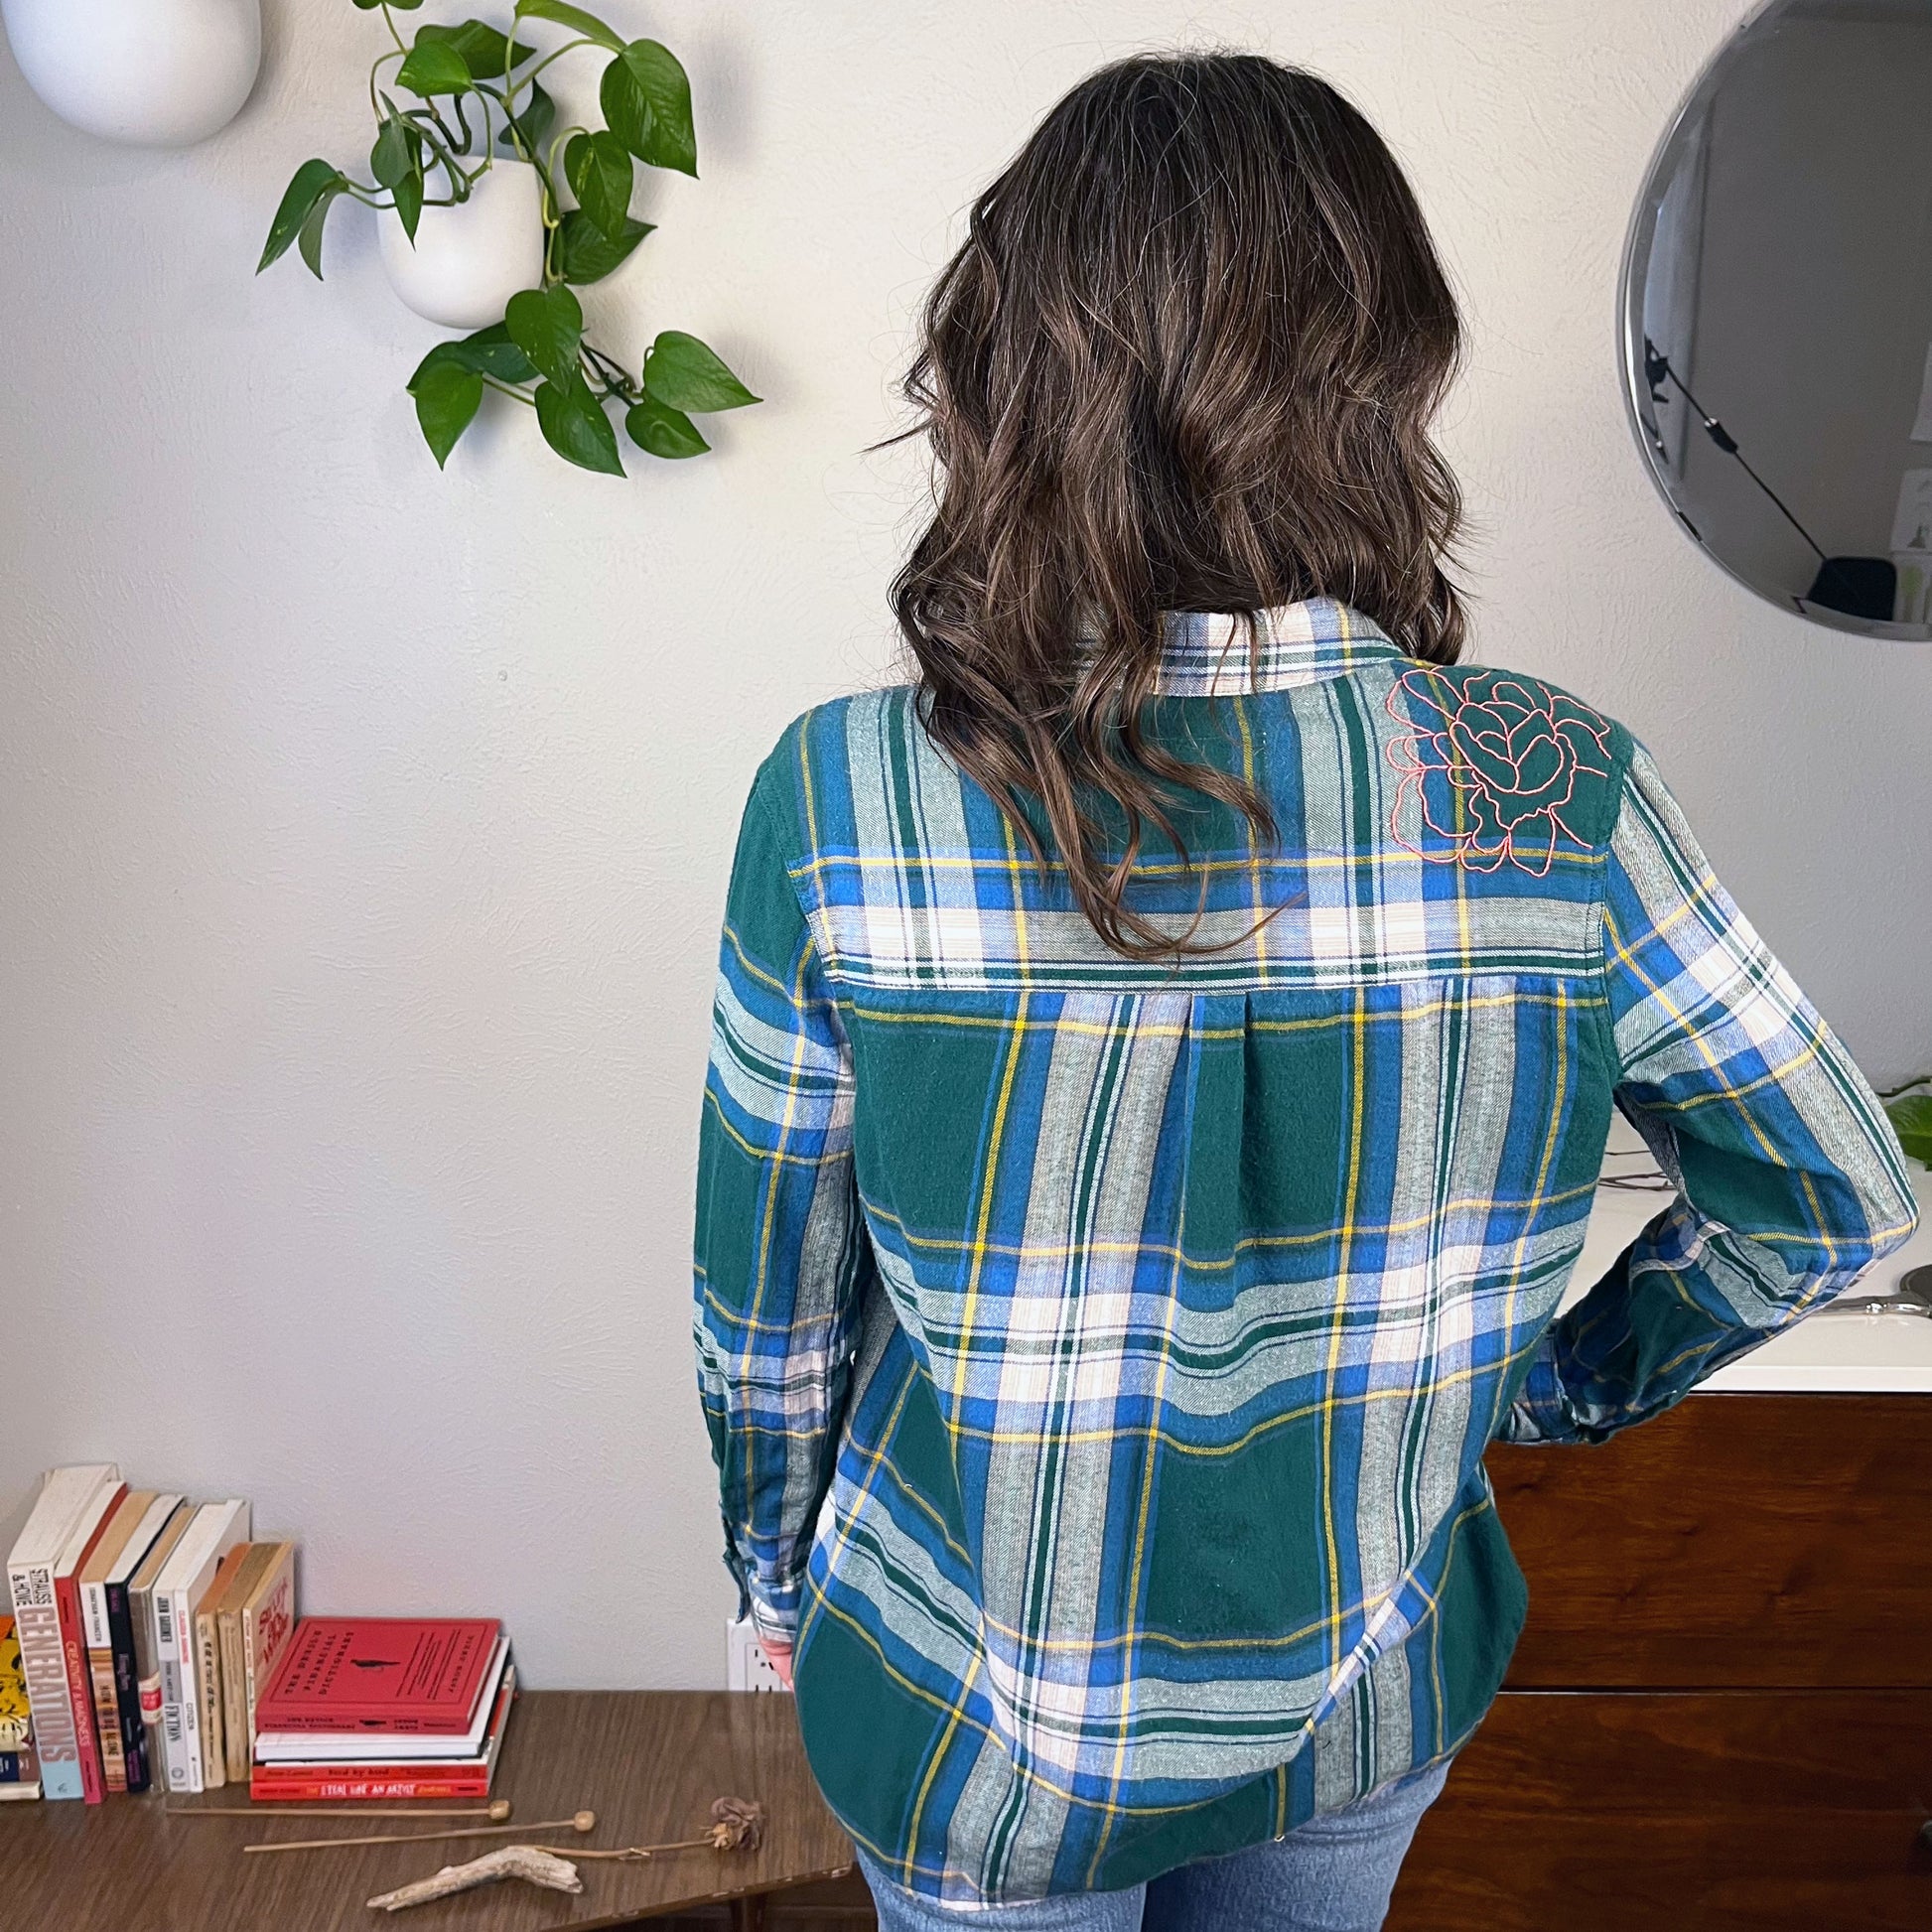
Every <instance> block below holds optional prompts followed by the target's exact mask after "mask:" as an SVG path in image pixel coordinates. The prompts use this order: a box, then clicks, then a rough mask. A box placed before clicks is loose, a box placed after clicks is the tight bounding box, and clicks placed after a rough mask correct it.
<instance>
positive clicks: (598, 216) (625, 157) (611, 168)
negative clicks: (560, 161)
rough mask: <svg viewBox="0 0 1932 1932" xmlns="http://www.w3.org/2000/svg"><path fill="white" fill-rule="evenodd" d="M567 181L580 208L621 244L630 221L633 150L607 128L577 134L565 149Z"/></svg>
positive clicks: (565, 176)
mask: <svg viewBox="0 0 1932 1932" xmlns="http://www.w3.org/2000/svg"><path fill="white" fill-rule="evenodd" d="M564 179H565V180H566V181H568V182H569V183H570V190H571V193H572V194H573V195H575V196H576V197H577V202H578V206H579V207H582V208H583V210H584V212H585V213H586V214H588V215H589V216H590V218H591V219H592V220H593V221H595V222H596V223H597V225H598V227H599V228H600V229H601V230H602V231H603V232H604V233H605V234H607V235H609V236H610V237H611V239H612V240H613V241H615V240H617V239H618V238H619V237H620V236H621V234H622V233H623V224H624V223H625V222H626V221H627V220H628V219H629V218H630V182H631V162H630V150H629V149H628V148H626V147H625V146H624V144H623V143H622V142H621V141H620V140H619V139H618V137H617V136H616V135H615V134H613V133H611V132H610V131H609V130H608V129H606V128H599V129H598V131H597V132H596V133H595V134H573V135H572V136H571V137H570V142H569V145H568V146H566V147H565V149H564Z"/></svg>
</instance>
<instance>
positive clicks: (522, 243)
mask: <svg viewBox="0 0 1932 1932" xmlns="http://www.w3.org/2000/svg"><path fill="white" fill-rule="evenodd" d="M429 192H430V194H431V195H432V196H433V197H438V198H440V199H447V198H448V196H449V192H450V185H449V182H448V180H447V179H446V178H445V177H444V176H443V175H442V174H441V173H440V172H437V173H433V174H431V176H430V178H429ZM376 222H377V225H378V227H379V229H380V231H381V236H382V266H383V267H384V268H385V269H386V270H387V271H388V274H389V282H390V286H391V287H393V288H394V290H395V292H396V293H397V294H398V295H399V296H401V297H402V299H403V301H404V302H406V303H407V304H408V305H409V306H410V308H412V309H414V310H415V311H416V313H417V314H418V315H419V316H423V317H426V318H427V319H428V320H429V321H431V322H434V323H440V324H441V325H442V326H443V327H444V328H445V329H483V328H487V327H488V325H489V324H490V323H492V322H501V321H502V319H503V310H504V309H505V308H506V307H507V306H508V303H509V299H510V297H511V296H513V295H515V294H516V293H517V292H518V291H519V290H521V289H533V288H535V287H536V286H537V285H538V284H539V283H540V282H541V281H542V280H543V189H542V186H541V185H540V184H539V182H538V180H537V171H536V170H535V169H534V168H532V167H531V166H530V164H529V163H528V162H527V161H507V160H504V159H502V158H501V157H498V158H497V159H496V160H495V161H493V162H492V163H491V164H490V165H489V167H488V168H486V169H485V170H484V171H483V174H481V175H480V176H479V177H478V178H477V180H476V182H475V184H474V185H473V186H472V188H471V190H470V199H469V200H468V201H467V202H458V203H456V204H455V205H454V206H452V207H436V206H435V205H434V203H433V202H432V203H431V204H429V205H427V206H425V207H424V208H423V213H422V219H421V220H420V221H419V222H418V223H417V225H416V244H415V246H414V247H411V246H410V242H409V237H408V236H407V235H406V234H405V233H404V232H403V227H402V221H401V218H400V217H399V216H398V215H397V214H396V213H395V212H394V211H393V210H388V209H385V210H384V211H383V212H382V213H381V214H379V215H377V216H376Z"/></svg>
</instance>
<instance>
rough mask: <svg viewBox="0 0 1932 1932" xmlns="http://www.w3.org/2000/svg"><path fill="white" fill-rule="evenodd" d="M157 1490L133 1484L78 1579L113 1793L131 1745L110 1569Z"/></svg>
mask: <svg viewBox="0 0 1932 1932" xmlns="http://www.w3.org/2000/svg"><path fill="white" fill-rule="evenodd" d="M154 1500H155V1492H154V1491H153V1490H152V1489H130V1490H128V1491H127V1493H126V1494H125V1495H124V1496H122V1498H121V1500H120V1502H119V1503H118V1504H117V1505H116V1506H115V1509H114V1513H113V1514H112V1515H111V1516H109V1517H108V1519H107V1521H106V1522H105V1523H104V1524H103V1525H102V1526H101V1532H100V1540H99V1541H98V1542H97V1543H95V1545H94V1553H93V1555H92V1556H90V1557H89V1558H88V1559H87V1561H86V1563H85V1564H84V1565H83V1566H82V1568H81V1571H80V1574H79V1575H78V1576H77V1577H76V1578H75V1579H74V1587H76V1588H77V1589H78V1590H79V1592H80V1628H81V1631H82V1635H83V1641H84V1642H85V1644H86V1653H87V1687H88V1691H89V1693H90V1695H91V1697H92V1699H93V1707H94V1734H95V1736H96V1737H97V1738H98V1739H99V1740H100V1769H101V1776H102V1779H103V1781H104V1782H105V1784H106V1787H107V1790H108V1791H109V1792H110V1793H113V1792H120V1791H125V1790H126V1789H127V1750H126V1742H125V1739H124V1738H123V1736H122V1734H121V1714H120V1706H119V1704H118V1703H117V1701H116V1699H115V1696H114V1640H113V1637H112V1635H111V1634H110V1633H109V1631H108V1628H107V1573H108V1572H109V1571H110V1570H112V1569H113V1567H114V1566H115V1564H116V1563H118V1562H119V1561H120V1557H121V1552H122V1551H123V1550H124V1549H125V1548H126V1547H127V1543H128V1540H129V1538H131V1537H132V1536H133V1535H134V1533H135V1531H136V1530H137V1529H138V1528H139V1527H140V1524H141V1520H142V1518H143V1517H145V1516H146V1515H147V1513H148V1511H149V1509H151V1508H152V1507H153V1505H154Z"/></svg>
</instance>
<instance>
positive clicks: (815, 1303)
mask: <svg viewBox="0 0 1932 1932" xmlns="http://www.w3.org/2000/svg"><path fill="white" fill-rule="evenodd" d="M772 771H773V767H772V766H771V765H769V764H767V766H766V767H765V770H764V771H763V772H761V773H760V774H759V783H758V784H757V785H756V786H755V787H754V788H753V792H752V797H751V800H750V802H749V803H748V804H747V806H746V809H745V819H744V823H743V826H742V827H741V829H740V832H739V840H738V856H737V858H736V860H735V862H734V864H733V869H732V882H731V892H730V896H729V898H728V901H727V905H726V912H725V930H724V939H723V943H722V945H721V946H720V949H719V950H720V958H719V972H718V990H717V998H716V1001H715V1004H714V1007H713V1013H712V1030H711V1064H710V1070H709V1073H708V1075H707V1078H706V1081H705V1096H704V1118H703V1123H702V1126H701V1128H700V1132H699V1147H698V1204H697V1241H696V1248H697V1253H696V1302H697V1307H696V1319H695V1330H696V1342H697V1354H698V1387H699V1394H700V1397H701V1399H702V1401H703V1404H704V1412H705V1420H706V1423H707V1424H708V1426H709V1428H710V1432H711V1449H712V1455H713V1459H714V1460H715V1461H716V1463H717V1465H718V1476H719V1491H720V1499H721V1503H722V1507H723V1512H724V1526H725V1561H726V1564H727V1566H728V1567H729V1568H730V1569H731V1571H732V1574H733V1575H734V1576H735V1577H736V1578H737V1579H738V1583H739V1587H740V1591H741V1601H740V1614H741V1615H742V1614H744V1613H745V1610H746V1609H747V1607H748V1606H749V1609H750V1612H751V1615H752V1618H753V1621H754V1623H755V1624H756V1626H757V1628H758V1631H759V1635H760V1636H762V1637H767V1638H778V1639H781V1640H783V1641H787V1642H788V1641H790V1639H791V1637H792V1634H793V1632H794V1630H795V1628H796V1625H797V1620H798V1606H799V1586H800V1582H801V1579H802V1577H803V1573H804V1567H805V1559H806V1557H807V1556H808V1555H809V1553H810V1547H811V1537H812V1526H813V1522H814V1519H815V1518H816V1516H817V1513H818V1506H819V1503H820V1501H821V1500H822V1498H823V1496H824V1494H825V1490H826V1486H827V1484H828V1482H829V1480H830V1474H831V1466H832V1459H833V1456H834V1454H835V1453H836V1450H837V1447H838V1434H839V1429H840V1425H841V1422H842V1420H843V1409H844V1403H845V1396H846V1391H847V1387H848V1383H849V1371H850V1362H851V1358H852V1354H853V1350H854V1344H855V1341H856V1336H857V1329H858V1317H859V1308H858V1304H859V1300H860V1290H861V1275H862V1270H863V1269H864V1267H865V1265H866V1263H867V1262H868V1260H869V1257H870V1252H871V1251H870V1248H869V1246H868V1243H867V1238H866V1235H865V1231H864V1222H863V1218H862V1216H861V1215H860V1212H859V1206H858V1199H857V1191H856V1185H855V1182H854V1178H853V1167H852V1106H853V1078H852V1054H851V1048H850V1044H849V1042H848V1039H847V1035H846V1032H845V1029H844V1027H843V1025H842V1024H841V1022H840V1018H839V1014H838V1010H837V1008H836V1006H835V1005H834V1003H833V998H832V991H831V987H830V985H829V984H828V982H827V978H826V975H825V971H824V965H823V962H822V961H821V959H820V957H819V954H818V951H817V948H816V947H815V946H814V944H813V941H812V936H811V932H810V929H809V927H808V925H807V923H806V920H805V917H804V914H803V912H802V910H801V909H800V905H799V900H798V897H797V894H796V893H795V891H794V890H793V887H792V882H791V879H790V876H789V874H788V873H787V871H786V853H787V845H786V841H785V840H784V838H783V836H782V833H781V830H780V822H779V818H778V810H777V807H776V806H775V804H774V802H773V800H772V798H771V796H770V789H771V787H770V782H769V781H770V778H771V775H772Z"/></svg>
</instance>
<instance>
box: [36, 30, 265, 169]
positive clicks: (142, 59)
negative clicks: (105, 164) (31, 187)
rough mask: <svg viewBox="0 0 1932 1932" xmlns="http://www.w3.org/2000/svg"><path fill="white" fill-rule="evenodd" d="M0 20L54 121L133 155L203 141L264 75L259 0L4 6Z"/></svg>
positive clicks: (236, 110) (223, 124)
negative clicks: (136, 150)
mask: <svg viewBox="0 0 1932 1932" xmlns="http://www.w3.org/2000/svg"><path fill="white" fill-rule="evenodd" d="M0 19H4V20H5V22H6V27H7V39H8V42H9V43H10V44H11V46H12V48H13V54H14V59H15V60H16V61H17V62H18V63H19V64H20V70H21V72H22V73H23V74H24V75H25V76H26V78H27V84H28V85H29V86H30V87H32V88H33V90H34V91H35V93H37V94H38V95H39V96H40V97H41V99H42V100H44V101H45V102H46V103H47V105H48V106H49V107H51V108H53V110H54V111H55V113H57V114H58V115H60V117H61V118H62V119H63V120H64V121H68V122H70V123H71V124H72V125H73V126H74V127H77V128H80V129H82V130H83V131H84V132H86V133H88V134H97V135H99V136H100V137H101V138H102V139H103V140H107V141H125V142H128V143H129V144H131V145H132V146H135V147H150V148H185V147H190V146H192V145H193V144H194V143H195V142H197V141H206V140H207V137H208V136H209V135H210V134H213V133H215V132H217V131H218V130H219V129H221V128H224V127H226V126H227V124H228V123H229V122H230V121H231V120H233V119H234V117H235V116H236V115H237V114H238V113H240V111H241V105H242V102H243V101H245V100H246V99H247V98H248V94H249V90H250V89H251V88H252V87H253V86H254V84H255V74H256V72H257V70H258V69H260V67H261V56H262V17H261V4H260V0H0Z"/></svg>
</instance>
